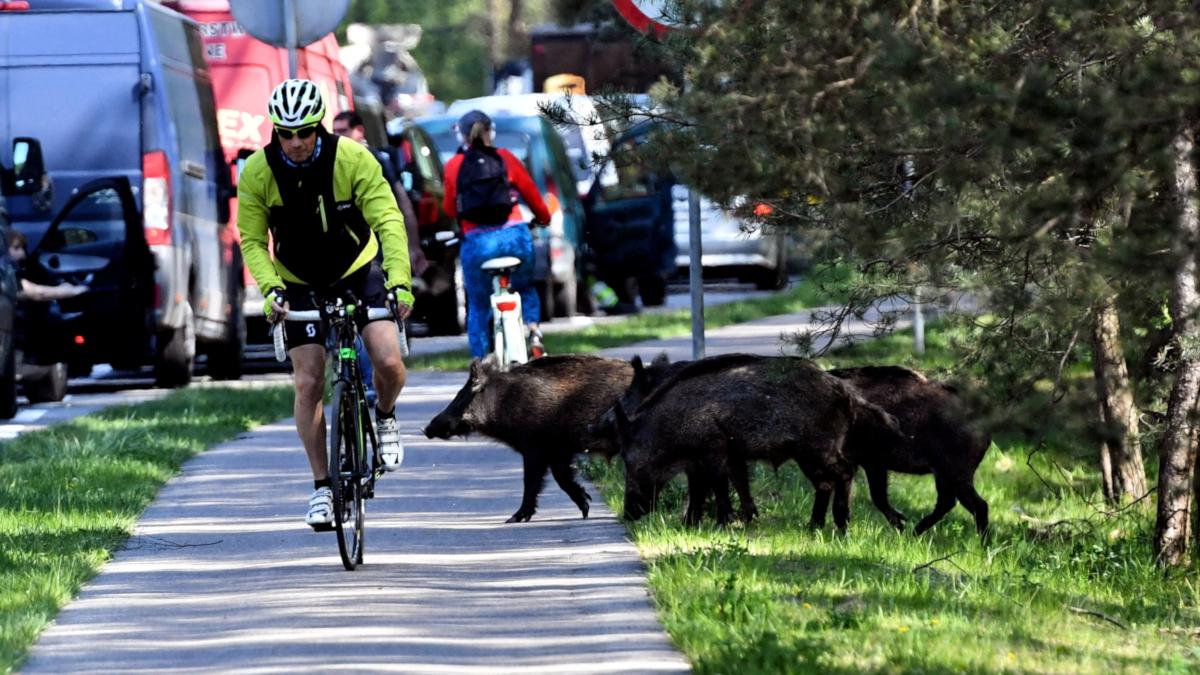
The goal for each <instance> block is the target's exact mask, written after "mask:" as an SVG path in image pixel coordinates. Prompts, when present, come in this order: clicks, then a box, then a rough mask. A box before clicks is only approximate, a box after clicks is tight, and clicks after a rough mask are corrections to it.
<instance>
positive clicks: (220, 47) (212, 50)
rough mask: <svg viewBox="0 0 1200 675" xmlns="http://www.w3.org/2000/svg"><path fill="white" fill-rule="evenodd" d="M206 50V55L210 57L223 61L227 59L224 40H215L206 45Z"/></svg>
mask: <svg viewBox="0 0 1200 675" xmlns="http://www.w3.org/2000/svg"><path fill="white" fill-rule="evenodd" d="M204 51H205V52H206V56H207V57H208V58H210V59H217V60H221V61H224V60H225V43H224V42H214V43H212V44H207V45H204Z"/></svg>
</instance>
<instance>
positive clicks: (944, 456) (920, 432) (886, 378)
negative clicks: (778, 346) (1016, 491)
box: [829, 366, 991, 534]
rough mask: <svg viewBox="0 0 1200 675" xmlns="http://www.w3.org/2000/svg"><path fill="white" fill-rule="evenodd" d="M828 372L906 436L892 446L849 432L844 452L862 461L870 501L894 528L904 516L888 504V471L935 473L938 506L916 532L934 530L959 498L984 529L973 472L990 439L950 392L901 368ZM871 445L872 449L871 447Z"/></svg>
mask: <svg viewBox="0 0 1200 675" xmlns="http://www.w3.org/2000/svg"><path fill="white" fill-rule="evenodd" d="M829 373H830V374H831V375H833V376H834V377H838V378H840V379H842V380H844V381H846V382H849V383H850V384H852V385H854V387H855V388H856V389H858V391H860V392H861V393H862V396H863V398H865V399H867V400H868V401H870V402H872V403H874V404H875V405H878V406H879V407H880V408H883V409H884V410H886V411H887V412H888V413H890V414H891V415H892V416H894V417H895V418H896V420H897V421H899V423H900V427H901V428H902V429H903V430H904V436H903V437H902V438H900V439H896V440H894V441H893V442H890V443H889V442H887V441H886V440H885V441H883V442H879V439H870V438H862V437H859V436H857V435H855V434H854V433H851V434H850V436H849V437H848V438H847V452H849V453H850V454H852V455H854V456H857V457H859V458H860V460H859V461H860V462H861V464H862V467H863V470H864V471H866V473H867V482H868V483H869V485H870V488H871V501H873V502H874V503H875V506H876V508H878V509H879V510H880V511H882V512H883V513H884V515H885V516H886V517H887V518H888V521H889V522H891V523H892V525H894V526H896V527H897V528H901V527H903V524H904V515H903V514H901V513H900V512H899V511H896V510H895V509H893V508H892V506H891V503H890V502H889V501H888V495H887V480H888V471H898V472H900V473H911V474H927V473H932V474H933V480H934V484H935V485H936V486H937V504H936V505H935V506H934V507H933V512H932V513H930V514H929V515H928V516H925V517H924V518H922V519H921V522H919V523H918V524H917V528H916V530H915V533H916V534H921V533H923V532H925V531H926V530H928V529H929V528H931V527H933V526H934V525H935V524H936V523H937V522H938V521H940V520H941V519H942V518H943V517H945V515H946V514H947V513H949V512H950V510H951V509H953V508H954V503H955V501H956V500H957V501H958V502H959V503H960V504H962V505H963V507H964V508H966V509H967V511H969V512H971V515H973V516H974V517H975V528H976V529H977V530H978V531H979V533H980V534H986V533H987V529H988V505H987V502H986V501H984V499H983V497H980V496H979V493H978V492H976V491H975V469H976V468H978V467H979V464H980V462H982V461H983V456H984V454H986V453H987V450H988V447H989V446H990V445H991V438H990V436H989V435H987V434H984V433H980V432H979V431H977V430H976V429H974V428H972V427H971V425H970V423H969V415H968V413H967V411H966V410H965V407H964V405H963V403H962V401H961V400H960V399H959V397H958V396H957V395H956V394H955V391H954V389H953V388H951V387H950V386H949V385H946V384H943V383H940V382H934V381H930V380H928V379H926V378H925V376H924V375H922V374H920V373H918V372H916V371H914V370H909V369H908V368H901V367H899V366H869V367H864V368H837V369H834V370H830V371H829ZM871 445H874V447H869V446H871Z"/></svg>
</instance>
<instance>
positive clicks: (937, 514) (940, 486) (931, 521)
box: [913, 476, 954, 534]
mask: <svg viewBox="0 0 1200 675" xmlns="http://www.w3.org/2000/svg"><path fill="white" fill-rule="evenodd" d="M935 481H936V485H937V504H934V506H933V513H930V514H929V515H927V516H925V517H924V518H922V519H921V522H919V523H917V529H916V530H914V531H913V534H922V533H924V532H925V531H926V530H928V529H929V528H931V527H933V526H934V525H937V523H938V521H939V520H941V519H942V518H944V517H946V514H947V513H950V509H952V508H954V486H952V485H950V484H949V483H947V482H945V481H943V480H940V479H937V477H936V476H935Z"/></svg>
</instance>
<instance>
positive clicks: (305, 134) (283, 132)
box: [275, 124, 317, 141]
mask: <svg viewBox="0 0 1200 675" xmlns="http://www.w3.org/2000/svg"><path fill="white" fill-rule="evenodd" d="M275 133H277V134H279V137H280V138H282V139H283V140H285V141H289V140H291V139H292V136H298V137H300V138H301V139H307V138H310V137H311V136H312V135H313V134H315V133H317V125H315V124H314V125H312V126H307V127H304V128H303V129H284V128H283V127H275Z"/></svg>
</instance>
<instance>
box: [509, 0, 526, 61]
mask: <svg viewBox="0 0 1200 675" xmlns="http://www.w3.org/2000/svg"><path fill="white" fill-rule="evenodd" d="M524 13H525V3H524V0H510V3H509V12H508V45H507V47H508V48H507V50H506V51H507V56H508V58H509V59H519V58H521V57H523V56H528V55H529V35H528V34H526V32H525V17H524V16H522V15H523V14H524Z"/></svg>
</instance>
